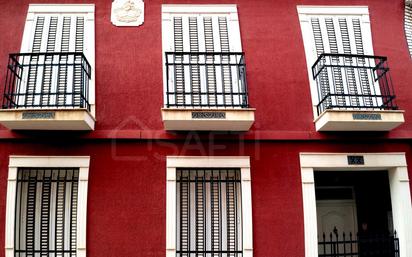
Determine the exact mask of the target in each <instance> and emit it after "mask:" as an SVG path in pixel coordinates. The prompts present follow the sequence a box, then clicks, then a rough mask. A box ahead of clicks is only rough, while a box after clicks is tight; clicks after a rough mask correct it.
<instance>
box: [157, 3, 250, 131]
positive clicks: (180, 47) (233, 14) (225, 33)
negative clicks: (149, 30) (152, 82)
mask: <svg viewBox="0 0 412 257" xmlns="http://www.w3.org/2000/svg"><path fill="white" fill-rule="evenodd" d="M162 40H163V54H164V57H163V58H164V104H165V107H166V108H168V109H173V108H180V109H184V108H185V109H190V108H192V109H194V108H202V109H247V108H248V107H249V103H248V90H247V84H246V83H247V82H246V69H245V59H244V54H243V52H242V45H241V40H240V29H239V20H238V14H237V7H236V5H163V6H162ZM239 113H241V112H239ZM167 114H168V111H167V110H165V111H164V112H163V120H164V121H165V127H166V129H168V127H169V128H171V129H178V130H179V129H180V128H178V127H176V126H170V123H169V124H168V123H167V120H168V117H167ZM252 115H253V113H252ZM174 116H176V115H174ZM192 116H193V117H194V118H196V117H207V118H213V117H217V118H218V119H226V117H227V116H229V117H231V115H226V113H224V112H222V113H218V115H215V114H210V113H208V114H207V115H204V113H202V114H201V115H197V113H195V114H194V115H192ZM249 116H250V115H249ZM253 119H254V117H253ZM246 120H247V124H246V126H244V125H243V126H242V128H241V129H236V130H247V129H249V127H250V125H251V124H252V123H251V122H250V117H247V118H246ZM192 122H193V121H192ZM252 122H253V121H252ZM195 123H196V121H194V123H192V124H195ZM221 123H224V121H223V122H221ZM212 127H215V128H219V126H217V127H216V126H212ZM202 128H203V130H208V128H207V127H200V129H202ZM182 129H185V130H191V129H193V128H188V127H185V128H182ZM221 129H222V130H233V128H230V127H228V126H221Z"/></svg>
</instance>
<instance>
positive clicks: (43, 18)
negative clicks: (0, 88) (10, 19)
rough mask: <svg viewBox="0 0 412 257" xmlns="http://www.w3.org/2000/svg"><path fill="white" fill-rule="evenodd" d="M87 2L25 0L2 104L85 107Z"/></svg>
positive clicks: (90, 44)
mask: <svg viewBox="0 0 412 257" xmlns="http://www.w3.org/2000/svg"><path fill="white" fill-rule="evenodd" d="M93 17H94V6H93V5H30V6H29V11H28V15H27V20H26V25H25V30H24V35H23V41H22V46H21V51H20V52H21V54H17V55H16V56H14V58H12V60H11V61H12V64H13V66H12V67H13V69H15V70H14V71H15V72H16V73H18V74H21V75H22V78H21V80H19V81H18V82H17V83H11V84H9V86H10V87H11V88H10V90H9V91H8V92H9V95H7V97H6V106H7V107H9V108H19V107H20V108H21V107H40V108H47V107H48V108H50V107H65V108H68V107H76V108H86V109H88V110H91V106H90V105H91V104H93V101H94V100H93V99H92V98H93V97H92V96H91V95H90V93H91V91H92V90H91V88H92V87H93V86H94V85H90V83H92V82H91V81H93V80H91V79H92V74H91V72H92V64H93V62H94V18H93Z"/></svg>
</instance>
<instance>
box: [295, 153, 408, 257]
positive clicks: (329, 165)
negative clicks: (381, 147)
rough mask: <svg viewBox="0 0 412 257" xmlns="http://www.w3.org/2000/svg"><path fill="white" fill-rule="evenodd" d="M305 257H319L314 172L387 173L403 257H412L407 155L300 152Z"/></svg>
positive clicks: (401, 255) (393, 213)
mask: <svg viewBox="0 0 412 257" xmlns="http://www.w3.org/2000/svg"><path fill="white" fill-rule="evenodd" d="M348 155H361V156H363V157H364V161H365V164H364V165H349V164H348V161H347V156H348ZM300 167H301V180H302V198H303V216H304V236H305V257H317V256H318V241H317V238H318V235H317V217H316V196H315V180H314V171H318V170H322V171H341V172H345V171H347V170H351V171H354V170H356V171H364V170H387V171H388V174H389V183H390V191H391V202H392V215H393V220H394V228H395V229H396V231H397V233H398V237H399V246H400V257H409V256H412V244H410V243H409V242H410V241H411V240H412V234H411V232H410V231H412V204H411V194H410V188H409V178H408V170H407V163H406V157H405V153H300Z"/></svg>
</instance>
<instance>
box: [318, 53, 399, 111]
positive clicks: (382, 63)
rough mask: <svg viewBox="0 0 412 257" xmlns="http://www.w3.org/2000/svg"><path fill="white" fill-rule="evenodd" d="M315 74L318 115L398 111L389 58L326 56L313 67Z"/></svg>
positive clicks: (351, 55) (347, 55) (346, 55)
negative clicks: (329, 111) (336, 111)
mask: <svg viewBox="0 0 412 257" xmlns="http://www.w3.org/2000/svg"><path fill="white" fill-rule="evenodd" d="M312 75H313V78H314V80H315V81H316V86H317V91H318V97H319V103H318V104H317V110H318V115H319V114H321V113H322V112H324V111H325V110H326V109H351V110H368V109H369V110H374V109H380V110H395V109H397V106H396V104H395V101H394V99H395V94H394V90H393V86H392V81H391V77H390V74H389V67H388V64H387V58H386V57H382V56H370V55H354V54H326V53H325V54H321V55H320V56H319V58H318V59H317V60H316V62H315V64H314V65H313V66H312Z"/></svg>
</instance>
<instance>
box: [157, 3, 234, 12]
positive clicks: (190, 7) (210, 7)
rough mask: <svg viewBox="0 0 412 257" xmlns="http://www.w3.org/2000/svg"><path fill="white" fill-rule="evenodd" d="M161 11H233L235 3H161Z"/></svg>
mask: <svg viewBox="0 0 412 257" xmlns="http://www.w3.org/2000/svg"><path fill="white" fill-rule="evenodd" d="M163 13H190V14H191V13H226V14H229V13H235V14H237V5H236V4H163V5H162V14H163Z"/></svg>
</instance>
